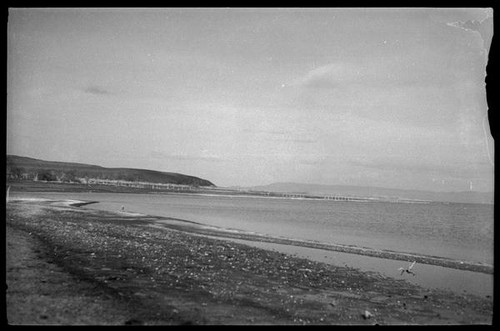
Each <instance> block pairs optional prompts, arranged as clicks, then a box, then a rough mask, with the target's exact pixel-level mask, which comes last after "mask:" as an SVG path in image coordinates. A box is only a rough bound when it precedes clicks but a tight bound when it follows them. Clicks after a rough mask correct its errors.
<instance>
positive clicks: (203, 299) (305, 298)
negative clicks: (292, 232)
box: [6, 201, 493, 325]
mask: <svg viewBox="0 0 500 331" xmlns="http://www.w3.org/2000/svg"><path fill="white" fill-rule="evenodd" d="M156 221H157V219H154V218H152V217H148V216H131V215H126V214H119V213H110V212H102V211H95V210H89V209H84V208H78V207H72V206H64V205H61V204H59V205H52V204H50V202H48V201H17V202H16V201H13V202H9V203H8V204H7V208H6V225H7V255H6V257H7V261H6V262H7V264H6V268H7V285H8V289H7V318H8V322H9V323H10V324H98V325H101V324H148V325H149V324H337V325H338V324H491V322H492V315H493V303H492V299H491V298H489V299H488V298H479V297H475V296H472V295H469V294H464V295H457V294H453V293H450V292H445V291H438V290H432V291H431V290H427V289H423V288H420V287H417V286H415V285H412V284H410V283H409V282H406V281H404V280H395V279H392V278H384V277H382V276H381V275H379V274H376V273H367V272H361V271H359V270H357V269H352V268H347V267H344V266H333V265H327V264H322V263H318V262H313V261H310V260H307V259H301V258H297V257H293V256H290V255H285V254H282V253H278V252H274V251H268V250H262V249H258V248H254V247H250V246H246V245H243V244H238V243H234V242H230V241H224V240H218V239H213V238H207V237H203V236H199V235H192V234H189V233H185V232H182V231H176V230H173V229H168V228H158V227H153V226H151V225H152V224H154V223H155V222H156Z"/></svg>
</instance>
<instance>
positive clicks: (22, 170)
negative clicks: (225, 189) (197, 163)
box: [7, 155, 215, 186]
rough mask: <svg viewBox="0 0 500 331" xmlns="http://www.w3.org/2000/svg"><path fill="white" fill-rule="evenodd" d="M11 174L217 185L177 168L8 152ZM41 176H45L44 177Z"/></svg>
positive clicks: (8, 170)
mask: <svg viewBox="0 0 500 331" xmlns="http://www.w3.org/2000/svg"><path fill="white" fill-rule="evenodd" d="M7 176H10V178H18V179H21V178H24V179H33V178H34V177H35V176H38V178H39V179H40V180H44V179H46V180H57V179H62V180H71V179H73V178H85V177H88V178H100V179H111V180H127V181H140V182H151V183H163V184H179V185H192V186H215V185H214V184H213V183H211V182H210V181H208V180H206V179H202V178H198V177H194V176H188V175H183V174H179V173H173V172H161V171H154V170H146V169H131V168H105V167H101V166H96V165H90V164H83V163H70V162H53V161H44V160H39V159H33V158H29V157H23V156H16V155H7ZM40 176H44V177H42V178H40Z"/></svg>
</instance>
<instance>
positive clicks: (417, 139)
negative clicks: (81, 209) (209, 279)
mask: <svg viewBox="0 0 500 331" xmlns="http://www.w3.org/2000/svg"><path fill="white" fill-rule="evenodd" d="M492 35H493V11H492V9H488V8H466V9H460V8H443V9H439V8H406V9H405V8H371V9H370V8H293V9H292V8H272V9H271V8H224V9H223V8H197V9H196V8H161V9H160V8H148V9H140V8H122V9H119V8H109V9H105V8H95V9H91V8H80V9H79V8H68V9H64V8H53V9H50V8H43V9H19V8H11V9H10V10H9V17H8V48H7V51H8V55H7V65H8V69H7V92H8V97H7V154H13V155H19V156H27V157H33V158H39V159H43V160H48V161H62V162H79V163H87V164H95V165H100V166H104V167H128V168H144V169H151V170H158V171H166V172H177V173H182V174H187V175H192V176H197V177H201V178H204V179H207V180H210V181H211V182H213V183H214V184H215V185H217V186H222V187H228V186H256V185H266V184H270V183H274V182H297V183H309V184H325V185H356V186H379V187H387V188H400V189H417V190H430V191H468V190H471V188H472V190H474V191H489V192H491V191H493V174H494V167H493V139H492V137H491V134H490V131H489V123H488V118H487V110H488V106H487V102H486V91H485V75H486V71H485V70H486V64H487V61H488V49H489V46H490V43H491V38H492Z"/></svg>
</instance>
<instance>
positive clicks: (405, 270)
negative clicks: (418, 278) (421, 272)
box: [398, 261, 417, 276]
mask: <svg viewBox="0 0 500 331" xmlns="http://www.w3.org/2000/svg"><path fill="white" fill-rule="evenodd" d="M416 262H417V261H413V262H412V263H411V264H410V265H409V266H408V268H399V269H398V270H401V275H403V274H404V273H405V272H407V273H409V274H412V275H413V276H415V273H414V272H413V271H411V269H412V268H413V266H414V265H415V263H416Z"/></svg>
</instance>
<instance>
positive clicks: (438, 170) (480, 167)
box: [349, 159, 492, 179]
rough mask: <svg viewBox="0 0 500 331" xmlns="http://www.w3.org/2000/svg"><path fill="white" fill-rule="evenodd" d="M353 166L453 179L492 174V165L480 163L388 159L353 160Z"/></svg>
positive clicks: (481, 177) (476, 177) (482, 176)
mask: <svg viewBox="0 0 500 331" xmlns="http://www.w3.org/2000/svg"><path fill="white" fill-rule="evenodd" d="M349 163H350V164H351V165H352V166H355V167H362V168H368V169H373V170H376V171H386V172H394V171H404V172H406V173H409V174H410V173H411V174H415V175H417V174H420V175H427V176H440V177H451V178H460V179H464V178H465V179H483V178H485V177H486V178H487V177H488V176H489V175H490V174H491V172H492V168H491V165H490V164H488V163H486V162H482V161H478V162H477V163H475V164H470V163H454V164H444V163H440V162H439V160H435V161H427V162H425V163H423V162H418V161H415V162H412V161H410V160H401V159H387V160H381V159H379V160H376V159H375V160H372V161H361V160H352V161H350V162H349Z"/></svg>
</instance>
